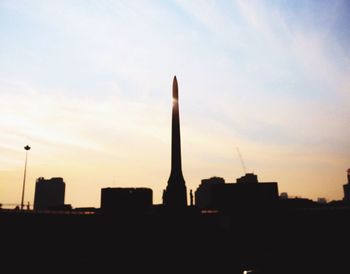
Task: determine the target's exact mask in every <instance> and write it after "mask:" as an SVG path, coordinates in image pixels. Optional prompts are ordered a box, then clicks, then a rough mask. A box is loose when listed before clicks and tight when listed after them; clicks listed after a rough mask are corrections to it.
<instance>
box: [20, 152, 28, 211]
mask: <svg viewBox="0 0 350 274" xmlns="http://www.w3.org/2000/svg"><path fill="white" fill-rule="evenodd" d="M24 149H25V150H26V161H25V164H24V176H23V187H22V201H21V210H22V209H23V199H24V188H25V186H26V174H27V159H28V150H30V146H28V145H26V146H25V147H24Z"/></svg>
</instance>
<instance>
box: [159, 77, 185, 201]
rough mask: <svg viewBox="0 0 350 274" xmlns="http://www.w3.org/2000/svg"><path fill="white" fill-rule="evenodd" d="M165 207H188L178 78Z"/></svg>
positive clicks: (174, 96)
mask: <svg viewBox="0 0 350 274" xmlns="http://www.w3.org/2000/svg"><path fill="white" fill-rule="evenodd" d="M163 205H164V206H166V207H168V208H184V207H186V206H187V191H186V184H185V179H184V177H183V175H182V167H181V141H180V117H179V91H178V84H177V79H176V76H174V80H173V108H172V131H171V172H170V177H169V180H168V184H167V187H166V189H165V190H164V191H163Z"/></svg>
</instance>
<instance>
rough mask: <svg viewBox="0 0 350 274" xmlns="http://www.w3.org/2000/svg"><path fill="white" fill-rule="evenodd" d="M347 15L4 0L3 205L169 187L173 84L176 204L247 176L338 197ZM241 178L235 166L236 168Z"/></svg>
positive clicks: (277, 8)
mask: <svg viewBox="0 0 350 274" xmlns="http://www.w3.org/2000/svg"><path fill="white" fill-rule="evenodd" d="M349 26H350V2H349V1H346V0H344V1H337V0H332V1H331V0H329V1H326V0H321V1H316V0H315V1H306V0H300V1H287V0H280V1H278V0H272V1H253V0H252V1H243V0H242V1H238V0H237V1H210V0H208V1H205V0H202V1H199V0H198V1H196V0H194V1H186V0H173V1H170V0H169V1H152V0H149V1H142V0H140V1H136V0H125V1H123V0H120V1H112V0H100V1H83V0H81V1H79V0H75V1H68V0H67V1H65V0H61V1H36V0H32V1H26V0H23V1H17V0H0V112H1V115H0V129H1V130H0V203H2V204H3V206H4V207H5V206H9V207H11V206H14V205H15V204H19V203H20V201H21V194H22V183H23V177H24V175H23V172H24V162H25V154H26V151H25V150H24V146H26V145H29V146H31V150H29V151H28V165H27V176H26V188H25V198H24V201H25V203H27V202H29V203H30V204H32V203H33V201H34V189H35V181H36V179H37V178H39V177H44V178H46V179H49V178H51V177H62V178H63V179H64V181H65V183H66V195H65V203H67V204H71V205H72V206H73V207H90V206H92V207H99V206H100V194H101V188H104V187H149V188H151V189H152V190H153V202H154V203H155V204H158V203H161V196H162V191H163V189H165V188H166V185H167V180H168V178H169V174H170V156H171V155H170V152H171V150H170V144H171V107H172V98H171V96H172V90H171V88H172V79H173V77H174V75H176V76H177V79H178V83H179V103H180V123H181V146H182V165H183V167H182V169H183V174H184V178H185V181H186V186H187V190H188V192H189V190H190V189H192V190H193V191H195V190H196V188H197V187H198V186H199V184H200V182H201V180H202V179H205V178H210V177H212V176H219V177H223V178H224V179H225V181H226V182H228V183H232V182H235V181H236V179H237V178H239V177H241V176H243V175H244V173H245V172H254V173H255V174H257V175H258V179H259V181H261V182H271V181H272V182H278V189H279V193H281V192H287V193H288V194H289V196H292V197H295V196H298V197H303V198H309V199H313V200H316V199H317V198H319V197H324V198H326V199H327V200H328V201H331V200H339V199H342V198H343V189H342V185H343V184H345V183H346V170H347V168H349V167H350V157H349V156H350V127H349V125H350V124H349V121H350V77H349V76H350V50H349V46H348V45H349V44H350V28H349ZM238 150H239V152H240V154H241V155H242V159H243V163H244V166H245V167H244V166H243V165H242V164H241V161H240V157H239V153H238Z"/></svg>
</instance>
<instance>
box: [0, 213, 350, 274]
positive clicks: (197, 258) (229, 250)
mask: <svg viewBox="0 0 350 274" xmlns="http://www.w3.org/2000/svg"><path fill="white" fill-rule="evenodd" d="M349 219H350V209H349V208H348V207H344V208H318V209H301V208H298V209H293V210H291V209H289V210H287V209H280V210H267V209H261V210H257V209H256V210H249V211H247V210H245V211H236V212H231V213H225V214H222V213H219V212H217V211H206V212H200V211H198V210H196V209H194V208H188V209H186V210H182V211H181V212H169V211H167V210H164V209H162V208H158V209H155V210H153V211H150V212H145V213H138V212H130V213H128V214H123V213H118V214H103V213H100V212H96V213H95V214H91V212H90V213H89V214H83V213H82V212H80V213H79V214H67V212H66V213H65V214H63V213H62V214H60V213H57V212H56V213H55V214H54V213H48V212H46V213H43V212H41V213H28V212H20V211H17V212H15V211H0V224H1V226H0V233H1V234H0V235H1V239H2V241H1V242H2V243H1V253H2V254H1V259H2V260H1V261H2V262H1V264H2V269H11V271H10V272H8V273H17V272H18V271H20V270H25V271H26V272H27V273H38V272H40V273H43V272H45V273H56V272H57V273H74V272H75V273H87V272H88V273H112V272H113V273H190V272H191V273H210V272H211V273H218V274H221V273H231V274H232V273H233V274H234V273H243V271H244V270H248V269H255V270H256V272H255V273H349V271H350V268H349V266H348V254H349V253H348V251H347V248H348V247H349V243H350V240H349V237H348V235H349V231H350V224H349V222H348V220H349ZM344 248H345V250H344ZM8 267H9V268H8ZM111 270H113V271H112V272H111ZM32 271H35V272H32ZM258 271H259V272H258Z"/></svg>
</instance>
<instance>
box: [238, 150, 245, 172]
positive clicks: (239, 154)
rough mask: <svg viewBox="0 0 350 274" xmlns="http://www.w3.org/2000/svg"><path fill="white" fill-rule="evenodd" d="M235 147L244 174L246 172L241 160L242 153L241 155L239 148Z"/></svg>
mask: <svg viewBox="0 0 350 274" xmlns="http://www.w3.org/2000/svg"><path fill="white" fill-rule="evenodd" d="M236 149H237V152H238V156H239V159H240V161H241V164H242V168H243V172H244V174H247V172H246V168H245V165H244V162H243V158H242V155H241V153H240V151H239V148H238V147H236Z"/></svg>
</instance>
